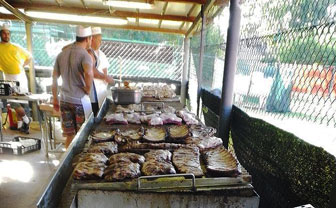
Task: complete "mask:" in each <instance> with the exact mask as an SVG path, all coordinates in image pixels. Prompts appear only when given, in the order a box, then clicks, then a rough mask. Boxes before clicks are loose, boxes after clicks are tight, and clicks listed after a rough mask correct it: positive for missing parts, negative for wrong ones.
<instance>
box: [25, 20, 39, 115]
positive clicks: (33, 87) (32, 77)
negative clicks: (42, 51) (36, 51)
mask: <svg viewBox="0 0 336 208" xmlns="http://www.w3.org/2000/svg"><path fill="white" fill-rule="evenodd" d="M25 27H26V34H27V49H28V51H29V52H30V53H31V54H33V43H32V24H31V23H28V22H26V23H25ZM29 87H30V92H32V93H36V85H35V68H34V58H33V59H32V61H31V62H30V64H29ZM33 118H34V120H37V119H38V118H37V105H36V103H33Z"/></svg>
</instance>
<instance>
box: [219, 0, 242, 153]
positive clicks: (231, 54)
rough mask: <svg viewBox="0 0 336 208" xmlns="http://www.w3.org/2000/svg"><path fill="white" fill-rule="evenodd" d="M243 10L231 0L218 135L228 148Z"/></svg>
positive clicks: (237, 2)
mask: <svg viewBox="0 0 336 208" xmlns="http://www.w3.org/2000/svg"><path fill="white" fill-rule="evenodd" d="M240 17H241V9H240V6H239V0H230V21H229V28H228V34H227V45H226V51H225V64H224V76H223V86H222V98H221V103H220V111H219V124H218V135H219V137H220V138H222V139H223V144H224V146H225V147H228V143H229V136H230V120H231V113H232V100H233V84H234V77H235V72H236V67H237V53H238V46H239V34H240Z"/></svg>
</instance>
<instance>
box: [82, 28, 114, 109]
mask: <svg viewBox="0 0 336 208" xmlns="http://www.w3.org/2000/svg"><path fill="white" fill-rule="evenodd" d="M101 41H102V35H101V28H100V27H92V42H91V48H90V49H89V50H88V52H89V53H90V55H92V57H93V59H94V63H93V74H94V84H93V89H92V92H91V96H90V99H91V103H92V110H93V113H94V115H95V116H96V114H97V112H98V109H99V108H100V107H101V105H102V103H103V101H104V99H105V97H106V89H107V85H108V84H114V81H113V78H112V76H109V75H107V68H108V67H109V62H108V60H107V58H106V56H105V54H104V53H103V52H102V51H101V50H99V48H100V46H101Z"/></svg>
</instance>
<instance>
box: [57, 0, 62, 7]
mask: <svg viewBox="0 0 336 208" xmlns="http://www.w3.org/2000/svg"><path fill="white" fill-rule="evenodd" d="M55 2H56V4H57V6H59V7H60V6H62V3H63V0H55Z"/></svg>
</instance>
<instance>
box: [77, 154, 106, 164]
mask: <svg viewBox="0 0 336 208" xmlns="http://www.w3.org/2000/svg"><path fill="white" fill-rule="evenodd" d="M107 161H108V158H107V157H106V156H105V155H104V154H103V153H82V154H80V155H79V157H78V161H77V162H78V163H80V162H93V163H103V164H105V163H106V162H107Z"/></svg>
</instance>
